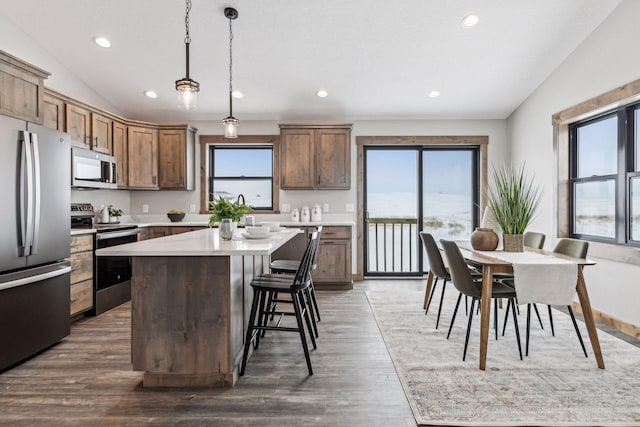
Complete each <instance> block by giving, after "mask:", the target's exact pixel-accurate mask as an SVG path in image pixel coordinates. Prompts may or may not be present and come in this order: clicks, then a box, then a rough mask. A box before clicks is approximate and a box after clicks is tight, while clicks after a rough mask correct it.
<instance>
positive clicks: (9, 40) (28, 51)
mask: <svg viewBox="0 0 640 427" xmlns="http://www.w3.org/2000/svg"><path fill="white" fill-rule="evenodd" d="M0 41H2V44H1V45H0V50H3V51H5V52H6V53H8V54H10V55H13V56H15V57H17V58H20V59H22V60H23V61H26V62H28V63H30V64H32V65H35V66H36V67H38V68H42V69H43V70H45V71H48V72H49V73H51V76H49V78H48V79H46V80H45V81H44V85H45V86H46V87H48V88H51V89H53V90H56V91H58V92H60V93H63V94H65V95H67V96H70V97H72V98H75V99H79V100H81V101H83V102H86V103H87V104H90V105H93V106H95V107H98V108H102V109H104V110H107V111H110V112H112V113H114V114H120V113H119V111H118V110H117V109H116V108H115V107H114V106H113V105H111V104H110V103H109V102H107V101H106V100H105V99H104V98H103V97H102V96H100V94H98V93H97V92H95V91H94V90H93V89H91V88H89V87H88V86H87V85H85V84H84V83H83V82H82V81H81V80H80V79H79V78H78V77H77V76H76V75H75V74H74V73H73V72H72V71H71V70H69V69H68V68H66V67H65V66H64V64H63V63H61V62H60V61H58V60H57V59H56V58H55V57H54V56H52V55H51V54H50V53H49V52H47V51H46V50H44V49H43V48H41V47H40V46H39V45H37V44H36V43H35V42H34V41H33V40H32V39H31V38H30V37H29V36H28V35H26V34H25V33H24V32H23V31H22V30H21V29H19V28H18V27H16V26H15V25H13V23H12V22H11V21H10V20H8V19H7V18H6V17H5V16H4V15H1V14H0Z"/></svg>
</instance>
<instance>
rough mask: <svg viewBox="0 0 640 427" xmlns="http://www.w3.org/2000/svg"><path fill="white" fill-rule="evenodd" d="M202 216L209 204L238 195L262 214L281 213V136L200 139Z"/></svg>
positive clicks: (210, 137)
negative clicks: (217, 199) (279, 209)
mask: <svg viewBox="0 0 640 427" xmlns="http://www.w3.org/2000/svg"><path fill="white" fill-rule="evenodd" d="M199 139H200V159H202V160H201V163H202V167H201V168H200V213H202V214H206V213H209V202H210V201H212V200H214V198H218V197H219V196H222V197H225V198H227V199H229V200H230V201H233V202H235V201H236V200H237V198H238V195H239V194H242V195H243V196H244V199H245V202H246V203H248V204H250V205H251V206H253V210H254V211H259V212H260V213H279V211H278V207H279V198H278V196H279V193H280V180H279V177H280V169H279V163H280V161H279V152H280V135H239V136H238V138H235V139H233V140H229V139H227V138H225V137H224V136H222V135H200V138H199Z"/></svg>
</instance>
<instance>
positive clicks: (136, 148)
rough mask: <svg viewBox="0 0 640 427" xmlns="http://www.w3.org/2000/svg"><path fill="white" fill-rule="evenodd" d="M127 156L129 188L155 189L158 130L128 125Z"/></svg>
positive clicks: (156, 187)
mask: <svg viewBox="0 0 640 427" xmlns="http://www.w3.org/2000/svg"><path fill="white" fill-rule="evenodd" d="M127 157H128V159H127V162H128V173H129V178H128V184H129V188H131V189H141V190H157V189H158V188H159V187H158V130H157V129H155V128H147V127H142V126H129V132H128V148H127Z"/></svg>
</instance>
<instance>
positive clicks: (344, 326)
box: [0, 281, 423, 427]
mask: <svg viewBox="0 0 640 427" xmlns="http://www.w3.org/2000/svg"><path fill="white" fill-rule="evenodd" d="M385 283H386V284H382V282H377V283H373V284H372V285H370V286H366V285H357V286H356V289H354V290H352V291H318V297H319V300H320V301H319V304H320V308H321V310H322V312H321V314H322V322H321V323H319V327H320V331H319V332H320V338H319V340H318V349H317V350H314V351H312V353H311V358H312V363H313V368H314V375H313V376H311V377H309V376H308V373H307V369H306V365H305V361H304V355H303V353H302V347H301V345H300V340H299V337H298V336H297V334H295V333H282V332H280V333H273V332H272V333H270V334H269V333H268V335H267V337H266V339H264V340H263V341H261V343H260V348H259V350H258V351H256V352H255V353H254V355H253V356H252V358H251V359H250V360H249V362H248V364H247V370H246V374H245V376H244V377H241V378H240V380H239V381H238V383H237V385H236V387H234V388H233V389H181V390H166V389H165V390H160V389H155V390H154V389H144V388H142V387H141V381H142V373H140V372H134V371H132V370H131V363H130V336H131V332H130V318H131V316H130V305H129V304H125V305H122V306H120V307H117V308H115V309H113V310H111V311H109V312H107V313H104V314H102V315H100V316H98V317H95V318H92V317H88V318H85V319H82V320H80V321H79V322H76V323H74V324H73V325H72V329H71V335H70V336H69V337H67V338H66V339H64V340H63V341H62V342H61V343H59V344H57V345H56V346H54V347H52V348H50V349H49V350H47V351H45V352H43V353H41V354H39V355H37V356H35V357H33V358H31V359H30V360H28V361H26V362H24V363H22V364H21V365H19V366H16V367H14V368H13V369H10V370H7V371H5V372H3V373H1V374H0V425H11V426H32V425H37V426H45V425H46V426H62V425H64V426H83V427H84V426H91V425H95V426H111V425H113V426H120V425H147V424H149V425H163V426H174V425H189V426H190V425H196V426H303V425H318V426H415V422H414V419H413V416H412V414H411V410H410V408H409V404H408V403H407V400H406V398H405V396H404V392H403V390H402V386H401V385H400V381H399V380H398V377H397V376H396V373H395V370H394V367H393V363H392V362H391V359H390V357H389V354H388V353H387V349H386V347H385V345H384V342H383V340H382V337H381V335H380V332H379V330H378V327H377V325H376V322H375V320H374V318H373V315H372V313H371V310H370V308H369V304H368V302H367V299H366V295H365V293H364V290H365V289H368V288H378V287H380V286H383V287H387V288H390V287H395V286H401V285H400V284H399V283H395V282H385ZM403 283H405V282H403ZM415 283H423V282H422V281H420V282H415ZM402 286H412V282H411V281H410V282H408V283H405V285H402ZM420 286H422V285H420Z"/></svg>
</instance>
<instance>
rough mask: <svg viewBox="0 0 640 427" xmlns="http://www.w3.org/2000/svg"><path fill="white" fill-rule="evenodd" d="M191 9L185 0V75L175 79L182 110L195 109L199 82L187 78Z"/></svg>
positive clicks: (189, 1)
mask: <svg viewBox="0 0 640 427" xmlns="http://www.w3.org/2000/svg"><path fill="white" fill-rule="evenodd" d="M190 11H191V0H187V12H186V15H185V18H184V24H185V27H186V36H185V38H184V44H185V47H186V62H187V76H186V77H185V78H183V79H180V80H176V91H178V107H180V108H182V109H184V110H187V111H189V110H195V109H196V101H197V99H196V98H197V95H198V91H199V90H200V83H198V82H196V81H194V80H191V79H190V78H189V45H190V44H191V36H190V35H189V12H190Z"/></svg>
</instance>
